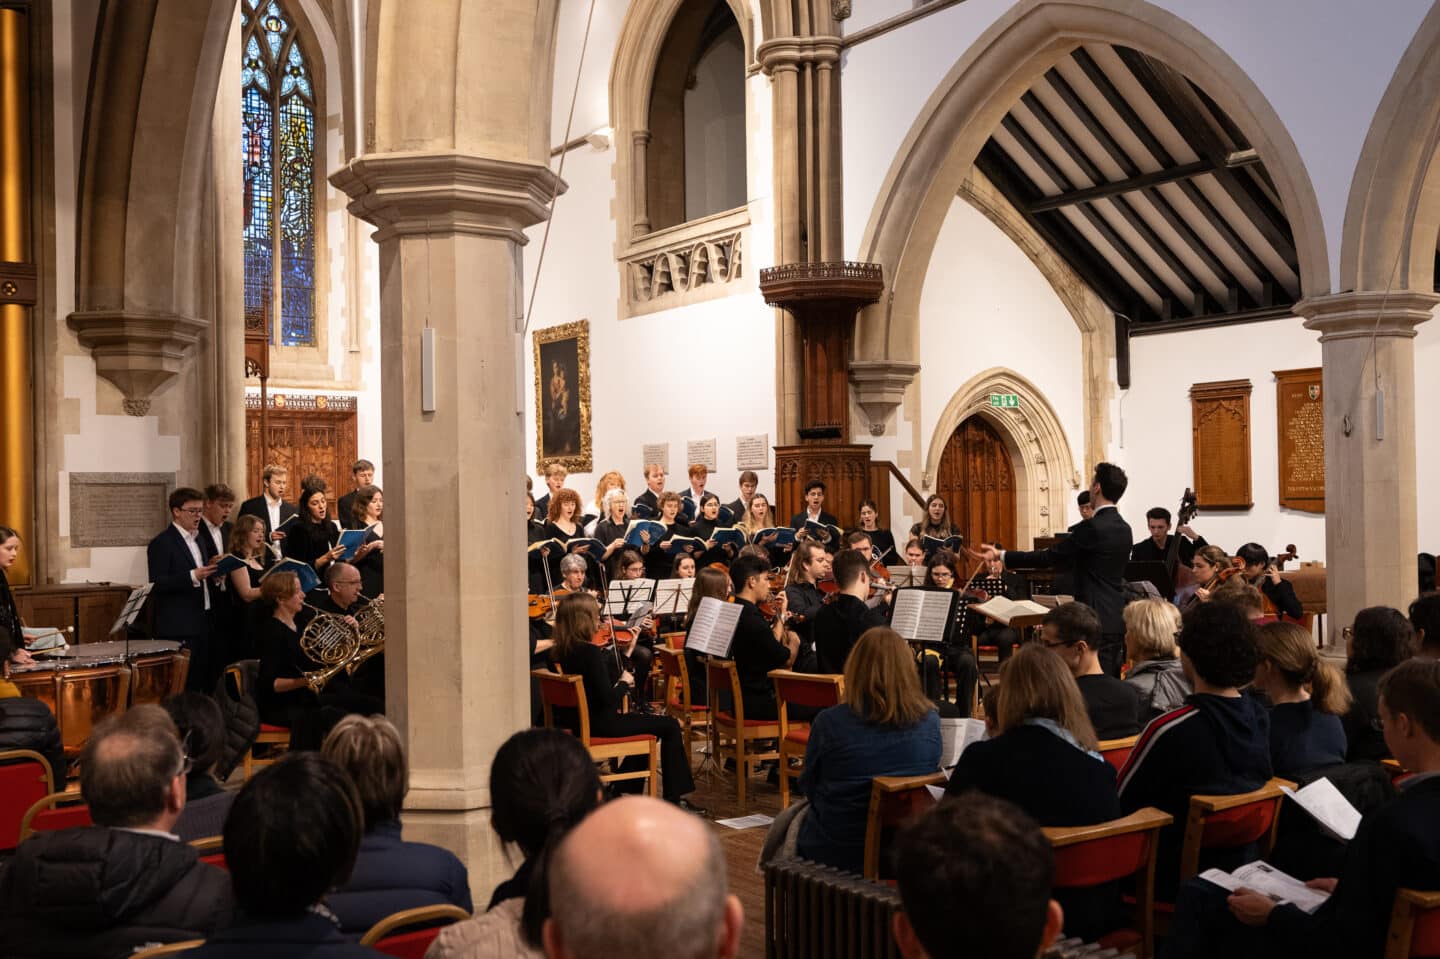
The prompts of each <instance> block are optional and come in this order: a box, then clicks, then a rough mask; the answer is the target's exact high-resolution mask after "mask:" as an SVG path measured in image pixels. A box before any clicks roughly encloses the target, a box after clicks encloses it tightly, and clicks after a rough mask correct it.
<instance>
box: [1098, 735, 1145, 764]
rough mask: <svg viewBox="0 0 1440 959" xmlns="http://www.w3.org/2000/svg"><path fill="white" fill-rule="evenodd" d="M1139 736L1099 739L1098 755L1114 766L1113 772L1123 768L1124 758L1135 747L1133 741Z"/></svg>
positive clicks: (1126, 757) (1125, 758) (1127, 756)
mask: <svg viewBox="0 0 1440 959" xmlns="http://www.w3.org/2000/svg"><path fill="white" fill-rule="evenodd" d="M1139 738H1140V737H1139V736H1126V737H1124V738H1122V739H1102V740H1100V755H1102V756H1104V757H1105V761H1106V762H1107V763H1109V764H1110V765H1112V766H1114V767H1115V772H1116V773H1119V772H1120V770H1122V769H1124V768H1125V760H1127V759H1129V758H1130V753H1131V751H1132V750H1134V748H1135V741H1136V740H1138V739H1139Z"/></svg>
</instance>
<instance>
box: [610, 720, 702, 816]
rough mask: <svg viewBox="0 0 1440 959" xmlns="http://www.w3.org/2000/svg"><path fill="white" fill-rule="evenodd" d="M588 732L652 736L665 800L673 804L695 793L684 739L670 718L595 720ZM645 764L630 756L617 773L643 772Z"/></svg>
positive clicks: (641, 757)
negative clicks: (656, 744) (641, 770)
mask: <svg viewBox="0 0 1440 959" xmlns="http://www.w3.org/2000/svg"><path fill="white" fill-rule="evenodd" d="M590 732H591V734H592V735H595V736H654V737H655V738H656V739H658V740H660V771H661V776H660V785H661V790H662V792H663V795H664V796H665V798H666V799H668V800H670V801H671V802H675V801H676V800H677V799H679V798H680V797H681V796H684V795H686V794H687V793H691V792H694V791H695V777H694V775H693V774H692V773H691V771H690V755H689V753H688V752H686V749H685V735H684V734H683V733H682V732H681V731H680V724H679V723H677V722H676V721H675V720H674V719H673V718H672V717H670V716H637V715H636V714H634V713H624V714H620V713H617V714H614V715H609V716H597V717H595V718H594V719H593V720H592V721H591V723H590ZM646 764H647V760H646V759H645V758H644V757H643V756H631V757H630V758H628V759H625V760H623V761H622V762H621V763H620V770H621V771H622V772H634V771H635V770H638V769H643V768H645V766H646ZM634 781H635V782H638V780H634ZM622 785H623V783H622Z"/></svg>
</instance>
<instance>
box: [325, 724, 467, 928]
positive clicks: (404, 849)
mask: <svg viewBox="0 0 1440 959" xmlns="http://www.w3.org/2000/svg"><path fill="white" fill-rule="evenodd" d="M320 754H321V755H322V756H324V757H325V758H326V759H328V760H330V761H331V762H333V763H334V764H335V765H337V766H339V767H340V768H341V769H343V770H345V772H347V773H349V775H350V779H351V780H352V781H353V782H354V783H355V789H356V791H357V792H358V793H359V794H360V806H361V809H362V810H363V811H364V814H365V836H364V838H363V839H361V840H360V855H359V856H357V857H356V859H355V868H354V869H352V870H351V872H350V881H349V882H347V883H345V884H344V885H343V886H341V887H339V888H338V889H336V890H335V891H334V892H332V893H331V894H330V896H329V898H328V900H327V903H328V905H329V907H330V910H331V911H332V912H334V913H335V916H336V917H337V918H338V919H339V920H340V931H341V932H344V933H346V934H348V935H355V936H360V935H364V933H365V930H367V929H369V928H370V927H371V926H373V925H375V923H377V922H379V921H380V920H381V919H384V918H385V917H386V916H388V915H390V914H391V913H394V912H400V911H401V910H402V909H414V908H415V907H416V906H434V905H441V904H444V903H449V904H451V905H454V906H459V907H460V908H461V909H464V910H465V911H466V912H469V911H471V909H472V908H473V907H472V905H471V903H470V876H469V874H468V873H467V872H466V871H465V866H464V865H463V864H461V862H460V860H459V859H457V858H455V854H454V853H452V852H450V850H448V849H441V848H440V847H439V846H432V845H430V844H428V843H423V842H406V841H405V840H404V839H402V838H400V809H401V807H402V806H403V805H404V803H405V793H406V792H408V791H409V788H410V769H409V764H408V763H407V762H406V761H405V747H404V745H403V744H402V743H401V742H400V733H399V732H398V731H396V729H395V727H394V726H393V725H391V723H390V720H388V719H386V718H385V717H384V716H346V717H345V718H344V719H342V720H340V722H339V723H338V724H336V726H335V728H334V729H332V730H331V731H330V735H328V736H326V737H325V743H324V745H323V746H321V747H320Z"/></svg>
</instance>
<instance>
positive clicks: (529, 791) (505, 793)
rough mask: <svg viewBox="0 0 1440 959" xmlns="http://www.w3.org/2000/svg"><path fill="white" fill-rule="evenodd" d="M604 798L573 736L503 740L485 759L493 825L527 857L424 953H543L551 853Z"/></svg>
mask: <svg viewBox="0 0 1440 959" xmlns="http://www.w3.org/2000/svg"><path fill="white" fill-rule="evenodd" d="M602 798H603V791H602V787H601V785H600V775H599V773H598V772H596V770H595V764H594V762H592V761H591V759H590V754H589V753H588V752H586V750H585V747H584V746H582V745H580V741H579V740H577V739H576V738H575V737H574V736H571V735H569V734H568V733H563V732H561V731H560V730H558V729H525V730H521V731H520V732H518V733H516V734H515V735H513V736H511V737H510V738H509V739H507V740H505V743H504V744H503V745H502V746H501V747H500V748H499V749H498V750H497V751H496V753H495V761H494V762H493V763H491V764H490V803H491V805H490V826H491V828H493V829H494V830H495V835H496V836H497V837H499V839H500V842H501V843H502V844H504V845H505V846H507V847H509V846H513V847H516V848H518V849H519V850H520V854H521V855H522V856H524V859H523V860H522V861H521V863H520V868H519V869H517V870H515V875H513V876H511V877H510V878H509V879H506V880H505V881H504V882H502V883H500V885H498V886H496V887H495V892H494V893H493V894H492V895H491V896H490V905H489V906H487V907H486V908H487V911H486V912H483V913H481V914H480V915H478V916H476V917H475V918H473V919H466V920H465V921H463V922H457V923H455V924H454V925H451V926H446V927H445V928H444V929H442V930H441V931H440V935H439V936H438V937H437V938H436V939H435V942H434V943H432V944H431V946H430V951H429V952H427V953H425V959H512V957H514V959H540V957H542V956H543V955H544V953H542V952H541V951H540V946H541V942H540V935H541V929H542V927H543V925H544V922H545V919H546V918H547V917H548V916H549V914H550V910H549V889H548V874H547V866H548V864H549V862H550V859H551V855H552V854H553V850H554V849H555V847H556V846H558V845H559V843H560V840H561V839H563V838H565V834H566V833H567V832H569V831H570V830H571V829H573V828H574V827H575V825H576V824H577V823H579V822H580V820H582V819H584V818H585V817H586V816H587V815H588V814H589V813H590V811H591V810H593V809H595V807H597V806H599V805H600V802H601V800H602Z"/></svg>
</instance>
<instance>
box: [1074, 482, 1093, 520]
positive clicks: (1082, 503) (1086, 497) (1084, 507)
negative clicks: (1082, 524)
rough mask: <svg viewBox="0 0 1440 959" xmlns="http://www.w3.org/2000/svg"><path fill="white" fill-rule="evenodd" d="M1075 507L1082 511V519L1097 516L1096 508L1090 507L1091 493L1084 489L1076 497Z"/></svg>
mask: <svg viewBox="0 0 1440 959" xmlns="http://www.w3.org/2000/svg"><path fill="white" fill-rule="evenodd" d="M1075 505H1076V506H1077V507H1079V509H1080V518H1081V519H1082V520H1087V519H1089V518H1090V517H1092V516H1094V515H1095V507H1093V506H1091V505H1090V491H1089V490H1088V489H1082V490H1081V491H1080V492H1079V494H1078V495H1077V496H1076V497H1075Z"/></svg>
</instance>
